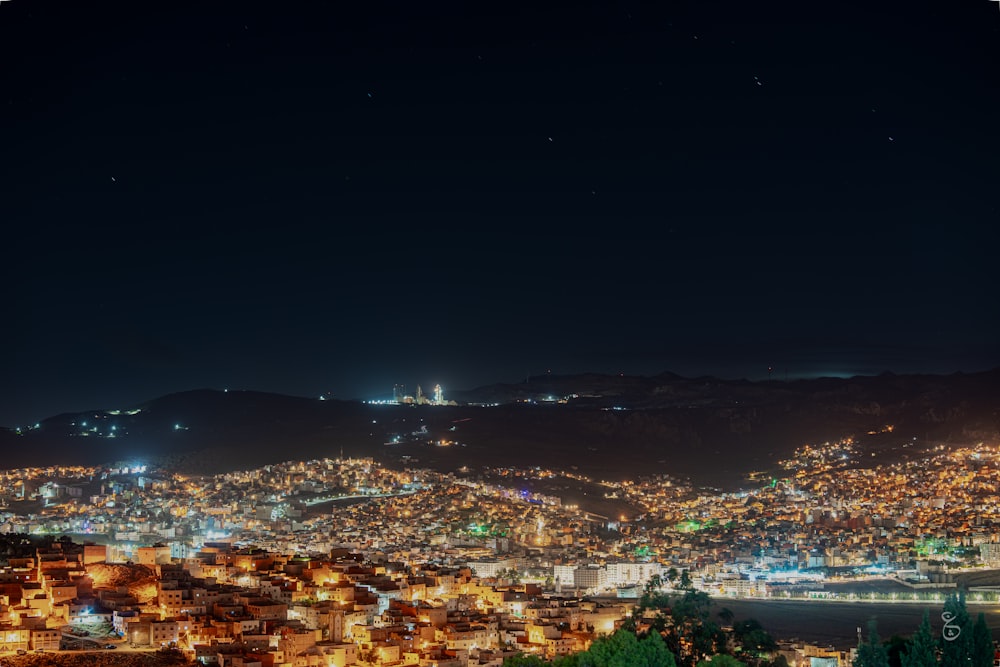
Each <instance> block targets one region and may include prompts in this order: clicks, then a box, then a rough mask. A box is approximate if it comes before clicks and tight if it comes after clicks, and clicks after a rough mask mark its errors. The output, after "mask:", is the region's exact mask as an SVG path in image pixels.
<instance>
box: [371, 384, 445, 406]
mask: <svg viewBox="0 0 1000 667" xmlns="http://www.w3.org/2000/svg"><path fill="white" fill-rule="evenodd" d="M366 403H368V404H369V405H458V403H456V402H455V401H446V400H445V398H444V389H442V388H441V385H440V384H436V385H434V394H433V395H432V396H430V397H428V396H427V395H426V394H424V390H423V389H421V388H420V385H419V384H418V385H417V395H416V396H411V395H409V394H407V393H406V385H402V384H397V385H393V387H392V398H391V399H390V398H376V399H373V400H370V401H366Z"/></svg>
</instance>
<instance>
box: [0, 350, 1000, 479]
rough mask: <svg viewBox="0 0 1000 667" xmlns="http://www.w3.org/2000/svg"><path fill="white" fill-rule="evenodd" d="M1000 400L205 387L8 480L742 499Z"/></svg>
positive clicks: (998, 406)
mask: <svg viewBox="0 0 1000 667" xmlns="http://www.w3.org/2000/svg"><path fill="white" fill-rule="evenodd" d="M997 387H1000V369H993V370H990V371H983V372H979V373H953V374H949V375H932V374H919V375H896V374H885V373H883V374H881V375H877V376H855V377H852V378H816V379H798V380H792V381H780V380H763V381H750V380H746V379H739V380H724V379H719V378H714V377H709V376H703V377H699V378H684V377H681V376H678V375H674V374H672V373H664V374H660V375H657V376H627V375H605V374H598V373H585V374H579V375H565V376H553V375H543V376H535V377H529V378H527V379H526V381H525V382H523V383H518V384H494V385H486V386H483V387H478V388H475V389H472V390H467V391H454V392H451V394H450V395H449V396H448V397H447V398H448V399H450V400H454V401H455V402H456V403H459V405H440V406H438V405H416V406H413V405H373V404H369V403H363V402H361V401H346V400H335V399H329V400H317V399H316V398H306V397H296V396H289V395H285V394H273V393H269V392H263V391H254V390H213V389H195V390H189V391H184V392H176V393H173V394H167V395H165V396H161V397H158V398H154V399H150V400H148V401H144V402H141V403H137V404H135V405H134V406H133V407H132V408H129V409H127V410H89V411H86V412H82V413H63V414H60V415H56V416H53V417H50V418H48V419H46V420H44V421H42V422H41V423H40V424H39V427H38V428H32V429H28V430H22V431H21V432H20V433H17V432H15V431H11V430H9V429H8V430H3V431H0V445H2V446H3V451H4V456H3V458H2V464H0V467H3V468H6V469H11V468H19V467H29V466H38V465H43V466H44V465H105V464H108V463H111V462H116V461H119V462H120V461H136V462H139V461H148V462H154V461H155V462H157V463H158V464H159V465H163V466H165V467H167V468H170V469H175V470H178V471H183V472H189V473H206V474H207V473H214V472H228V471H230V470H235V469H244V468H251V467H257V466H260V465H266V464H268V463H277V462H280V461H283V460H289V459H299V460H309V459H315V458H325V457H329V458H336V457H337V456H340V455H341V453H343V455H345V456H368V457H372V458H375V459H377V460H380V461H382V462H386V463H395V464H405V465H412V466H414V467H429V468H435V469H442V470H454V469H458V468H461V467H463V466H464V467H474V466H515V467H529V466H535V465H538V466H542V467H549V468H557V469H564V470H570V469H574V468H575V469H576V470H578V471H579V472H580V473H581V474H588V475H597V476H601V477H603V478H608V479H610V478H625V477H635V476H639V475H644V474H670V475H675V476H677V477H684V478H689V479H691V480H693V481H695V482H697V483H700V484H709V485H716V486H720V487H735V486H737V485H739V484H740V483H741V480H743V479H745V477H746V475H747V474H748V473H749V472H750V471H752V470H771V469H774V468H775V466H776V465H777V462H778V461H779V460H780V459H781V458H785V457H787V456H789V455H790V454H791V453H792V452H793V451H794V449H795V447H798V446H801V445H803V444H807V443H821V442H824V441H828V440H837V439H840V438H843V437H848V436H854V437H858V438H859V442H860V443H861V444H860V445H859V446H862V447H863V448H866V449H865V453H866V455H868V454H872V453H874V454H878V455H879V456H883V455H888V453H889V452H895V455H899V454H900V453H901V452H902V448H903V447H904V446H907V447H912V446H913V444H914V443H917V444H925V443H946V444H971V443H975V442H980V441H985V440H990V441H992V440H1000V392H997V390H996V388H997ZM494 403H496V404H497V405H495V406H493V407H475V406H472V405H469V404H489V405H492V404H494ZM887 426H892V429H891V430H890V431H888V432H887V431H886V430H885V429H886V427H887ZM869 432H871V433H869ZM869 449H870V450H871V451H868V450H869ZM868 458H872V457H871V456H869V457H868Z"/></svg>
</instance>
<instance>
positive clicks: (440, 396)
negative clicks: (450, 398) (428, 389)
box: [434, 384, 444, 405]
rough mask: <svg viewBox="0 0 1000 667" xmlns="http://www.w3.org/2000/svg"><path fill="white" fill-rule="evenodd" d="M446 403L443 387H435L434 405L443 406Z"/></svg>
mask: <svg viewBox="0 0 1000 667" xmlns="http://www.w3.org/2000/svg"><path fill="white" fill-rule="evenodd" d="M442 403H444V390H443V389H441V385H439V384H436V385H434V404H435V405H441V404H442Z"/></svg>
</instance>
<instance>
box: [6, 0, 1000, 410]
mask: <svg viewBox="0 0 1000 667" xmlns="http://www.w3.org/2000/svg"><path fill="white" fill-rule="evenodd" d="M0 57H2V58H3V61H4V62H5V63H12V65H11V66H10V67H6V68H4V69H3V71H2V72H0V123H2V124H3V127H5V128H7V129H8V132H7V133H6V134H5V136H4V139H5V141H4V144H3V150H4V156H5V158H6V159H5V160H4V161H3V162H2V164H0V216H2V219H3V220H4V223H5V226H4V229H5V232H6V236H5V244H4V247H5V251H6V252H5V256H4V261H3V262H2V263H0V280H2V281H3V284H4V285H5V287H6V289H5V291H4V296H5V297H6V298H5V301H4V303H5V306H6V309H5V312H6V314H7V319H6V323H5V326H4V327H3V329H2V331H3V339H2V342H3V345H2V346H0V350H2V352H0V382H2V385H0V386H2V390H0V396H2V397H3V401H2V404H0V424H8V425H10V426H17V425H24V424H28V423H31V422H33V421H37V420H40V419H45V418H47V417H49V416H52V415H54V414H59V413H61V412H67V411H70V412H72V411H77V410H88V409H94V408H98V407H101V406H106V407H113V406H115V405H122V404H124V403H128V402H133V401H142V400H148V399H151V398H153V397H156V396H161V395H164V394H167V393H171V392H174V391H183V390H187V389H191V388H197V387H215V388H225V387H233V388H247V389H256V390H262V391H274V392H278V393H287V394H292V395H300V396H314V395H315V396H318V395H320V394H324V393H328V392H329V393H330V394H331V395H332V396H334V397H338V398H349V399H354V398H364V397H368V396H371V395H376V394H381V393H384V392H386V391H391V387H392V385H393V384H396V383H404V384H407V385H410V386H415V385H416V384H417V383H420V384H422V385H425V386H426V385H431V386H432V385H433V384H435V383H440V384H441V385H442V386H443V387H445V389H446V391H447V390H448V389H449V388H453V389H469V388H473V387H475V386H480V385H483V384H491V383H494V382H517V381H519V380H522V379H523V378H524V377H526V376H528V375H539V374H543V373H545V372H547V371H548V370H551V371H552V372H553V373H559V374H569V373H583V372H603V373H618V372H623V373H626V374H629V375H646V376H650V375H656V374H658V373H661V372H674V373H677V374H679V375H684V376H697V375H716V376H719V377H723V378H736V377H746V378H748V379H752V380H759V379H765V378H766V377H767V375H768V370H767V369H768V368H772V369H773V371H772V377H773V378H774V379H784V378H785V377H786V374H787V377H788V378H789V379H793V378H794V377H799V376H802V377H812V376H817V375H830V374H835V375H852V374H871V375H877V374H879V373H881V372H884V371H889V372H895V373H913V372H920V373H935V374H942V373H943V374H947V373H952V372H975V371H981V370H987V369H991V368H995V367H998V366H1000V309H998V308H996V306H995V302H996V288H995V285H996V282H997V281H996V277H995V275H994V274H995V271H994V270H993V266H994V264H995V258H996V248H997V241H998V230H997V225H996V221H997V220H1000V210H998V206H997V190H996V184H997V183H1000V162H998V161H997V160H996V156H997V155H1000V128H998V125H997V123H996V119H997V118H1000V72H998V69H997V63H1000V13H998V12H997V11H996V3H994V2H990V1H989V0H970V2H968V3H952V4H949V5H940V4H939V3H932V2H929V1H922V0H918V1H916V2H905V3H904V2H902V1H896V0H890V1H889V2H887V3H880V4H879V5H878V6H870V5H865V6H861V7H857V8H855V7H850V6H835V7H828V6H822V7H820V6H813V5H806V4H803V3H780V2H779V3H771V4H769V5H768V6H766V7H758V6H751V5H747V4H746V3H736V2H728V1H727V2H722V3H721V4H720V3H715V4H712V5H711V6H708V5H705V3H700V2H696V1H688V0H681V1H678V2H676V3H672V4H669V5H657V6H655V7H647V6H644V5H640V4H630V3H627V2H626V3H618V2H615V3H612V2H598V3H592V4H589V5H586V6H582V5H573V4H568V3H555V4H551V3H550V4H546V5H545V6H544V7H530V6H527V7H520V6H517V5H503V6H497V7H492V6H479V5H477V6H468V5H465V4H461V3H456V4H454V5H448V4H445V5H438V6H436V7H433V8H427V7H415V6H412V5H408V4H405V3H398V4H393V3H386V4H384V5H370V4H365V5H363V6H339V5H336V6H335V5H330V6H327V5H316V4H314V3H291V4H285V5H282V6H280V7H278V6H274V5H247V4H237V3H225V2H222V3H213V4H212V6H211V7H205V6H203V5H196V4H194V3H183V2H181V3H171V4H170V5H168V6H162V7H160V6H157V7H155V8H154V7H147V6H140V5H135V4H134V3H133V4H129V3H114V2H112V3H99V4H98V5H92V4H88V5H86V6H84V5H80V4H78V3H70V2H65V1H63V2H50V1H46V0H12V1H11V2H2V3H0Z"/></svg>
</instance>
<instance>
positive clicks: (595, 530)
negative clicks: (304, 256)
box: [0, 426, 1000, 667]
mask: <svg viewBox="0 0 1000 667" xmlns="http://www.w3.org/2000/svg"><path fill="white" fill-rule="evenodd" d="M886 428H887V429H891V428H892V427H891V426H887V427H886ZM998 457H1000V454H998V451H997V448H995V447H990V446H986V445H979V446H976V447H970V448H946V447H944V446H938V447H932V448H930V449H929V450H920V451H918V450H916V449H914V450H913V453H912V455H909V456H906V457H901V458H899V459H898V460H897V461H896V462H895V463H882V464H878V465H875V466H872V467H866V466H865V461H863V460H862V459H863V455H862V453H861V452H860V450H859V449H858V448H857V447H856V446H855V444H854V441H853V439H852V438H844V439H843V440H841V441H838V442H833V443H825V444H822V445H809V446H802V447H800V448H799V449H798V450H797V451H796V453H795V455H794V456H792V457H790V458H789V459H787V460H784V461H781V462H780V466H779V468H778V469H777V471H772V472H771V473H768V474H766V475H764V474H757V475H755V476H753V478H752V482H750V483H748V486H747V487H746V489H745V490H742V491H739V492H726V493H723V492H719V491H714V490H711V489H705V488H697V487H695V486H693V485H691V484H690V483H687V482H685V481H684V480H682V479H675V478H671V477H668V476H664V475H658V476H655V477H649V478H644V479H635V480H628V481H609V480H596V479H589V478H586V477H582V476H580V475H577V474H574V473H569V472H566V471H561V470H547V469H541V468H527V469H520V468H514V467H511V468H488V469H481V470H467V469H462V470H460V471H458V472H455V473H443V472H437V471H432V470H428V469H415V468H414V469H391V468H389V467H386V466H384V465H380V464H378V463H376V462H375V461H374V460H372V459H358V458H343V457H337V458H327V459H322V460H313V461H297V462H285V463H281V464H276V465H270V466H265V467H263V468H259V469H254V470H241V471H237V472H231V473H227V474H221V475H213V476H191V475H180V474H176V473H169V472H166V471H162V470H156V469H152V468H147V467H146V466H144V465H142V464H138V463H137V464H130V465H124V464H121V465H119V466H117V467H48V468H44V469H42V468H32V469H21V470H7V471H3V472H0V497H2V506H0V531H2V533H3V536H2V538H3V546H4V556H3V560H2V561H0V562H2V568H0V603H2V607H0V609H2V613H0V652H2V653H4V654H6V655H7V656H8V659H16V658H17V657H18V656H28V655H31V654H37V653H45V652H59V653H76V652H80V651H85V652H90V653H95V652H97V653H101V654H106V653H109V652H112V651H116V652H120V653H123V652H143V653H147V654H148V653H156V654H158V655H165V654H169V655H176V656H183V657H185V658H187V659H189V660H196V661H199V662H201V663H205V664H219V665H241V666H244V667H249V666H251V665H262V666H265V665H266V666H273V665H309V666H313V665H316V666H320V665H322V666H336V667H345V666H347V665H355V664H357V665H378V666H390V665H392V666H395V665H421V666H423V665H427V666H430V665H434V666H436V667H458V666H462V667H467V666H468V665H502V664H504V662H505V661H508V662H509V661H510V660H511V659H512V658H513V657H514V656H520V655H521V654H527V655H529V656H537V657H538V658H541V659H547V660H548V659H553V658H556V657H558V656H566V655H572V654H575V653H579V652H582V651H586V650H588V648H590V647H591V646H592V645H593V643H594V642H595V641H597V640H599V638H602V637H605V638H606V637H608V636H610V635H612V633H615V631H616V630H618V629H619V628H622V627H623V626H624V627H630V628H634V627H635V624H636V623H637V622H639V623H642V622H643V619H647V620H648V619H649V618H650V615H649V612H650V600H652V599H655V598H656V597H657V596H669V595H675V596H677V597H676V598H675V599H682V598H684V597H687V598H689V599H694V600H699V599H700V600H708V599H713V600H718V599H723V600H725V599H739V598H749V599H771V598H787V599H804V600H810V601H815V603H816V604H823V603H825V602H827V601H829V600H850V599H858V598H859V596H864V597H865V598H870V599H872V600H875V599H878V600H886V601H889V600H892V601H897V602H907V601H913V602H923V603H927V602H936V601H941V602H944V601H945V600H946V599H947V598H948V597H949V594H950V593H951V592H953V591H954V590H955V588H956V585H957V584H956V578H957V577H959V576H961V575H962V573H967V572H986V571H988V570H989V569H991V568H994V567H997V566H998V565H1000V497H998V491H997V490H998V488H1000V483H998V482H1000V466H998ZM568 488H574V489H587V491H585V493H586V494H589V496H590V497H592V499H593V501H594V503H593V504H591V503H589V502H580V503H574V504H570V503H569V502H566V501H565V500H563V497H564V495H565V494H563V493H561V491H562V490H565V489H568ZM597 507H600V508H602V509H603V511H608V510H607V509H604V508H608V507H611V508H616V509H617V510H618V511H617V512H616V513H615V514H614V515H611V514H600V513H597V511H596V509H595V508H597ZM862 581H864V582H878V583H879V585H878V586H869V587H868V588H867V589H865V590H866V592H864V593H859V592H858V590H859V588H858V587H856V586H853V587H852V586H851V585H850V584H851V583H857V582H862ZM868 591H870V592H868ZM998 591H1000V588H996V587H993V586H989V585H983V586H973V587H970V588H968V590H965V589H964V588H963V595H967V596H968V599H969V601H970V602H995V601H997V600H998V597H997V596H998ZM691 596H701V597H700V598H698V597H691ZM723 620H725V619H723ZM654 625H655V623H654ZM744 629H746V628H744ZM778 639H781V638H780V637H779V638H778ZM672 648H674V649H675V653H677V657H678V661H679V662H680V663H684V662H685V659H690V662H691V664H694V662H695V661H697V660H698V659H702V658H707V657H710V655H709V654H707V653H704V652H703V653H702V654H698V651H697V650H695V649H693V648H691V647H690V646H688V647H685V646H684V645H679V646H677V647H672ZM856 650H857V649H853V650H851V651H846V652H845V651H843V650H835V649H834V648H833V647H821V646H813V645H809V644H803V643H792V642H777V643H775V645H774V646H772V647H770V648H769V651H770V656H771V657H772V658H774V657H777V656H778V655H779V654H780V655H781V656H782V659H783V660H785V661H787V663H788V664H790V665H814V664H815V660H816V659H822V660H828V661H832V663H829V664H832V665H837V664H841V663H843V664H846V663H848V662H849V661H851V660H854V659H855V657H856V655H855V654H856ZM755 664H756V663H755ZM824 664H827V663H824Z"/></svg>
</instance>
